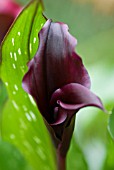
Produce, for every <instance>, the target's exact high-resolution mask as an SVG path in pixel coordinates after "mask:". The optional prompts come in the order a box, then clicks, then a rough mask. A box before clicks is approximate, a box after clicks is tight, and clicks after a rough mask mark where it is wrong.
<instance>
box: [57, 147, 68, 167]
mask: <svg viewBox="0 0 114 170" xmlns="http://www.w3.org/2000/svg"><path fill="white" fill-rule="evenodd" d="M57 168H58V169H57V170H66V157H63V156H62V155H61V154H60V151H59V149H58V150H57Z"/></svg>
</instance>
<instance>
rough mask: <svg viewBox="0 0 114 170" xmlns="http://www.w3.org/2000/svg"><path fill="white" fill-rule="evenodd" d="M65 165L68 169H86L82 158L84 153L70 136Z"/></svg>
mask: <svg viewBox="0 0 114 170" xmlns="http://www.w3.org/2000/svg"><path fill="white" fill-rule="evenodd" d="M67 166H68V170H71V169H72V170H74V169H77V170H82V169H83V170H87V169H88V167H87V163H86V161H85V158H84V154H83V152H82V151H81V149H80V147H79V146H78V144H77V142H76V140H75V138H74V137H73V138H72V141H71V146H70V149H69V152H68V157H67Z"/></svg>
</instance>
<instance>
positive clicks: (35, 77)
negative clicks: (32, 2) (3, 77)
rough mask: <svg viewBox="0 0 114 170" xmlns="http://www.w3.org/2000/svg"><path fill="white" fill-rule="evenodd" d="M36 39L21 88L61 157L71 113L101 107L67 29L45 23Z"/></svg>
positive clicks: (72, 115) (67, 135)
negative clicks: (43, 120)
mask: <svg viewBox="0 0 114 170" xmlns="http://www.w3.org/2000/svg"><path fill="white" fill-rule="evenodd" d="M39 39H40V44H39V48H38V51H37V53H36V55H35V57H34V58H33V59H32V60H31V61H30V62H29V64H28V67H29V70H28V72H27V73H26V75H25V76H24V79H23V88H24V90H25V91H26V92H27V93H29V94H31V95H32V96H33V98H34V100H35V101H36V103H37V106H38V108H39V110H40V112H41V114H42V116H43V117H44V119H45V122H46V124H47V126H48V129H49V131H50V133H51V134H52V138H53V140H54V143H55V145H56V147H57V148H59V149H60V152H61V153H62V154H63V155H65V154H66V152H67V150H68V147H69V143H70V139H71V136H72V132H73V127H74V119H75V113H76V112H78V110H79V109H81V108H83V107H86V106H95V107H98V108H100V109H103V106H102V103H101V101H100V99H99V98H98V97H97V96H96V95H95V94H93V93H92V92H91V91H90V90H89V88H90V78H89V75H88V73H87V71H86V69H85V67H84V65H83V63H82V60H81V58H80V57H79V56H78V55H77V54H76V53H75V46H76V43H77V41H76V39H75V38H74V37H73V36H71V35H70V34H69V32H68V26H67V25H66V24H64V23H60V22H56V23H53V22H52V21H51V20H48V21H47V22H46V24H45V25H44V27H43V28H42V30H41V31H40V33H39ZM66 139H67V142H66V141H65V140H66ZM65 142H66V143H65Z"/></svg>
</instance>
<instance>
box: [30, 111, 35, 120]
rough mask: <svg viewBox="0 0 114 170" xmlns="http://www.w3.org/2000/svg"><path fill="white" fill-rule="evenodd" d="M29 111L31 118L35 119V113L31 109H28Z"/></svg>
mask: <svg viewBox="0 0 114 170" xmlns="http://www.w3.org/2000/svg"><path fill="white" fill-rule="evenodd" d="M29 113H30V115H31V117H32V118H33V120H34V121H36V115H35V114H34V113H33V112H32V111H30V112H29Z"/></svg>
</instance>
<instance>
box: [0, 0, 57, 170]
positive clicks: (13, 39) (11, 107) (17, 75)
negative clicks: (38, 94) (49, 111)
mask: <svg viewBox="0 0 114 170" xmlns="http://www.w3.org/2000/svg"><path fill="white" fill-rule="evenodd" d="M42 10H43V9H42V4H41V3H40V1H38V0H34V1H32V2H31V3H30V4H29V5H28V6H26V7H25V9H24V10H23V11H22V12H21V14H20V15H19V16H18V18H17V19H16V20H15V22H14V24H13V25H12V27H11V29H10V31H9V32H8V34H7V36H6V38H5V40H4V42H3V44H2V48H1V52H2V63H1V70H0V71H1V78H2V81H3V82H4V83H5V85H6V88H7V91H8V96H9V101H8V102H7V104H6V106H5V108H4V111H3V120H2V137H3V138H4V140H7V141H9V142H11V143H13V144H15V145H16V146H17V147H18V148H19V150H20V151H21V152H22V153H23V155H24V156H25V158H26V159H27V160H28V161H29V162H30V164H31V165H32V167H33V168H34V170H42V169H43V170H55V169H56V168H55V159H54V153H53V148H52V143H51V141H50V136H49V134H48V132H47V129H46V127H45V125H44V122H43V119H42V117H41V115H40V113H39V111H38V109H37V107H36V104H35V103H34V101H33V99H32V97H31V96H29V95H28V94H27V93H25V92H24V90H23V89H22V78H23V76H24V74H25V73H26V71H27V69H28V68H27V66H26V64H27V62H28V61H29V60H30V59H31V58H32V57H33V56H34V54H35V53H36V50H37V48H38V32H39V31H40V29H41V28H42V26H43V25H44V23H45V21H46V19H45V18H44V17H43V15H42Z"/></svg>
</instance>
